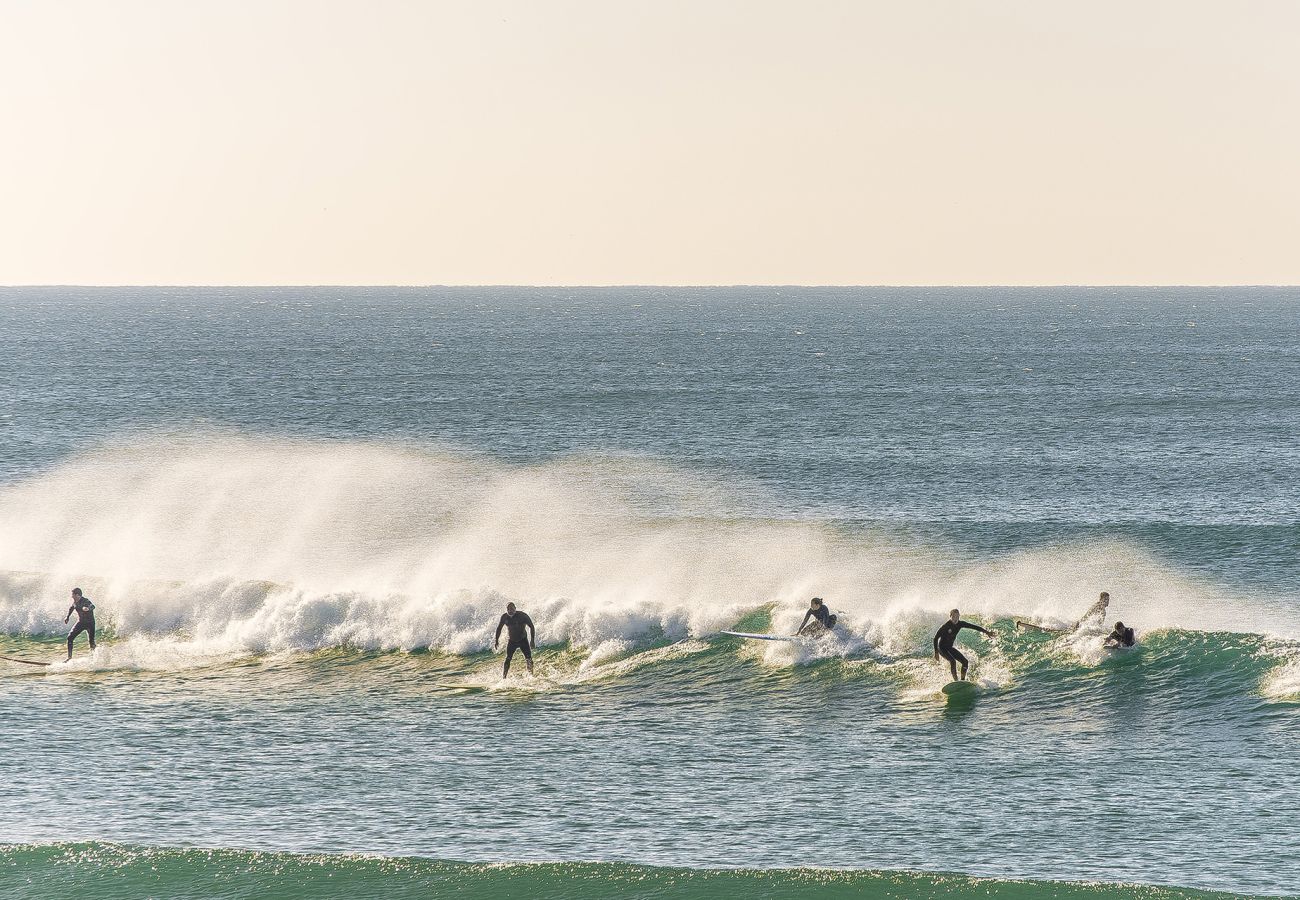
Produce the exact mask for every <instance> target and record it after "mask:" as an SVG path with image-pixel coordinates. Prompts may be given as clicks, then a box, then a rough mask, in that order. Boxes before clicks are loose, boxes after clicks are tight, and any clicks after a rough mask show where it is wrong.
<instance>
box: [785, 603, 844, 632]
mask: <svg viewBox="0 0 1300 900" xmlns="http://www.w3.org/2000/svg"><path fill="white" fill-rule="evenodd" d="M809 619H816V620H817V622H816V623H815V624H814V625H813V627H812V628H811V629H809V631H808V633H809V634H813V635H816V634H821V633H822V632H825V631H830V630H831V629H832V628H834V627H835V623H836V622H837V621H838V620H839V616H836V615H832V614H831V610H830V607H828V606H827V605H826V604H825V602H823V601H822V598H821V597H813V598H812V603H810V604H809V606H808V611H807V612H806V613H804V614H803V623H802V624H801V625H800V626H799V630H798V631H796V632H795V634H796V635H799V634H803V632H804V629H805V628H808V620H809Z"/></svg>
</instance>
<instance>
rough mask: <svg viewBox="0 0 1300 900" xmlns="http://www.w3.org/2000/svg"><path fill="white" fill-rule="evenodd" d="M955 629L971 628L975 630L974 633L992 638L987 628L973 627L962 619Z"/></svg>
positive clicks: (991, 633)
mask: <svg viewBox="0 0 1300 900" xmlns="http://www.w3.org/2000/svg"><path fill="white" fill-rule="evenodd" d="M957 628H958V629H962V628H973V629H975V630H976V631H978V632H980V633H981V634H984V635H986V636H987V637H993V632H991V631H989V630H988V629H987V628H980V627H979V626H978V625H973V624H971V623H970V622H967V621H966V620H964V619H963V620H962V621H960V622H958V623H957Z"/></svg>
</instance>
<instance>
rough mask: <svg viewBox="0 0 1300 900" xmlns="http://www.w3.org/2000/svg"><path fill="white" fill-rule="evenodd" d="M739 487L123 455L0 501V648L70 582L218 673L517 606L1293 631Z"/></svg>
mask: <svg viewBox="0 0 1300 900" xmlns="http://www.w3.org/2000/svg"><path fill="white" fill-rule="evenodd" d="M748 489H749V486H745V485H741V486H731V485H726V484H722V483H719V482H718V481H717V480H709V479H704V478H701V477H698V476H695V475H692V474H690V473H683V472H680V471H677V470H674V469H671V468H668V467H665V466H662V465H658V464H655V463H653V462H650V461H646V460H642V459H637V458H626V457H616V458H597V457H590V458H572V459H565V460H559V461H553V462H546V463H542V464H538V465H534V466H508V465H504V464H501V463H498V462H494V461H490V460H486V459H483V458H479V457H475V456H471V455H468V454H464V453H456V452H450V451H443V450H436V449H429V448H421V447H410V446H402V445H394V444H383V443H369V444H367V443H331V442H308V441H288V440H273V439H261V438H253V437H244V436H239V435H232V434H228V433H221V434H215V435H213V434H207V435H189V436H183V437H178V438H168V439H151V440H142V441H136V442H132V443H126V444H121V445H117V446H111V447H106V448H102V449H99V450H96V451H92V452H90V453H87V454H85V455H83V456H80V457H77V458H74V459H71V460H69V461H68V462H66V463H65V464H63V465H61V466H59V467H57V468H55V469H53V470H51V471H49V472H47V473H44V474H42V475H39V476H36V477H34V478H31V479H29V480H27V481H24V482H20V483H17V484H13V485H9V486H6V487H4V488H0V630H3V631H6V632H10V633H14V632H31V633H37V634H56V633H59V632H61V631H62V630H63V628H64V626H63V625H62V621H61V620H62V616H63V613H64V612H65V611H66V609H67V599H66V598H67V591H68V590H69V588H70V587H71V586H72V585H73V584H80V585H81V586H83V587H85V588H86V589H87V592H88V593H89V594H90V595H91V596H92V597H93V598H94V599H95V601H96V602H97V603H98V604H99V606H100V610H101V614H102V618H101V625H103V624H105V623H106V624H108V625H110V626H111V627H112V629H113V630H114V631H115V632H116V634H117V635H118V637H119V638H120V637H126V636H139V637H152V638H159V637H167V636H177V635H181V636H184V637H185V638H186V639H187V640H189V641H191V642H193V643H195V644H197V645H200V646H201V647H202V648H203V650H204V652H205V653H209V654H213V655H220V654H227V653H240V652H263V651H278V650H291V651H292V650H312V649H317V648H323V647H334V646H351V647H358V648H371V649H401V648H418V647H430V648H435V649H439V650H444V651H448V652H452V653H469V652H474V651H479V650H484V649H487V648H488V647H489V646H490V645H491V639H492V635H491V628H492V626H493V624H494V623H495V620H496V618H497V616H498V615H499V614H500V610H501V607H502V606H503V605H504V603H505V602H506V600H507V599H511V600H514V601H516V602H517V603H519V604H520V605H521V606H522V607H523V608H525V609H527V610H528V611H529V613H530V614H531V615H532V616H533V618H534V619H535V620H537V622H538V623H539V626H540V633H539V640H540V642H542V643H544V644H555V643H560V642H565V641H567V642H571V643H572V644H573V645H574V646H576V647H580V648H593V649H594V648H600V647H602V646H606V645H608V646H618V647H620V648H624V649H625V645H626V643H627V642H633V643H635V642H644V641H646V640H660V639H665V638H667V639H673V640H677V639H684V638H687V637H692V636H702V635H708V634H711V633H714V632H716V631H718V630H720V629H723V628H728V627H731V626H733V625H734V624H735V623H736V621H737V620H738V619H739V618H741V617H742V616H743V615H745V614H747V613H750V612H753V611H754V610H757V609H759V608H761V607H763V606H764V605H766V604H774V606H773V612H772V628H773V630H774V631H778V632H781V631H793V630H794V629H795V628H796V627H797V625H798V622H799V620H800V619H801V618H802V616H803V611H804V609H805V608H806V605H807V598H808V597H810V596H812V595H813V594H818V595H821V596H824V597H826V598H827V600H828V602H829V603H830V605H831V607H832V608H833V609H834V610H835V611H836V612H837V613H839V614H840V619H841V623H842V624H841V629H842V631H843V632H844V638H845V642H844V646H845V647H846V648H848V649H847V650H846V651H845V652H850V653H858V652H862V651H864V650H866V649H876V650H879V651H881V652H884V653H892V654H898V655H903V654H908V653H917V652H923V651H924V650H925V649H926V648H927V647H928V644H929V640H930V636H931V635H932V633H933V629H934V627H935V623H936V621H938V620H940V619H942V617H943V615H944V614H945V613H946V612H947V610H948V609H949V608H951V607H954V606H955V607H960V608H961V609H962V610H963V612H964V613H965V614H968V615H970V616H976V617H983V618H984V619H991V618H995V617H1001V616H1016V615H1018V616H1026V615H1029V616H1039V617H1043V618H1052V617H1055V618H1057V619H1061V620H1069V619H1072V618H1073V617H1074V616H1077V615H1078V614H1079V613H1080V612H1081V611H1082V609H1083V608H1084V607H1085V606H1086V605H1087V604H1088V603H1089V602H1090V601H1091V599H1092V598H1093V597H1095V596H1096V593H1097V591H1098V590H1099V589H1100V588H1103V587H1104V588H1106V589H1108V590H1110V591H1111V593H1112V595H1113V596H1114V597H1115V603H1114V604H1113V606H1112V610H1113V611H1115V613H1116V614H1118V615H1121V616H1122V617H1123V618H1124V619H1125V621H1131V622H1132V623H1133V624H1136V625H1137V626H1138V627H1139V629H1150V628H1154V627H1160V626H1165V625H1174V624H1177V625H1179V626H1180V627H1195V628H1206V629H1209V628H1218V627H1225V626H1227V627H1231V628H1232V630H1236V631H1245V630H1251V629H1262V628H1263V625H1264V624H1267V625H1268V626H1269V627H1270V628H1271V630H1273V631H1275V632H1276V631H1277V630H1278V628H1279V625H1280V624H1281V625H1282V626H1283V627H1284V629H1290V630H1291V632H1292V633H1300V628H1297V627H1296V622H1295V621H1286V622H1283V623H1279V621H1278V619H1277V615H1276V612H1275V611H1269V612H1268V613H1267V615H1266V614H1265V613H1264V612H1263V611H1262V610H1261V611H1260V612H1259V613H1258V614H1252V613H1251V611H1250V607H1249V606H1246V607H1243V606H1242V605H1241V604H1240V603H1237V602H1235V601H1234V605H1233V608H1232V614H1231V616H1229V614H1228V613H1227V612H1226V611H1224V608H1223V598H1221V597H1217V596H1215V594H1214V592H1213V591H1212V590H1210V589H1209V588H1207V587H1206V586H1204V585H1201V584H1197V583H1196V582H1194V581H1191V580H1188V579H1186V578H1183V577H1181V576H1180V575H1179V574H1178V573H1176V572H1174V571H1172V570H1170V569H1169V568H1168V567H1165V566H1162V565H1161V564H1160V563H1158V562H1157V561H1156V560H1154V559H1152V558H1151V557H1150V556H1148V555H1147V554H1145V553H1144V552H1142V551H1141V550H1140V549H1137V548H1134V547H1131V546H1127V545H1124V544H1121V543H1116V542H1101V543H1089V544H1076V545H1070V546H1058V547H1053V548H1047V549H1041V550H1032V551H1025V552H1022V553H1017V554H1013V555H1010V556H1007V557H1004V558H1000V559H996V560H991V561H988V560H985V561H980V560H965V561H963V560H954V559H953V558H952V557H953V554H951V553H949V552H946V551H941V550H936V549H935V548H928V547H924V546H919V547H918V546H911V545H906V544H903V543H900V542H897V541H891V540H887V539H883V538H880V537H878V536H876V535H873V534H871V533H862V532H857V533H847V532H844V531H842V530H837V529H835V528H833V527H830V526H828V525H819V524H810V523H807V522H790V521H778V520H772V519H760V518H756V517H754V516H753V515H745V514H744V510H743V509H742V508H741V506H740V504H739V502H738V501H737V500H736V499H735V498H736V497H738V496H740V495H742V494H743V493H745V492H746V491H747V490H748ZM1292 619H1294V616H1293V617H1292ZM609 642H623V643H622V644H619V643H615V644H610V643H609ZM160 652H161V651H160ZM602 652H604V651H602ZM618 652H622V650H619V651H618ZM773 652H778V653H779V652H781V651H773Z"/></svg>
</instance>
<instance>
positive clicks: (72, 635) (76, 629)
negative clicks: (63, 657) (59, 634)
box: [68, 622, 86, 659]
mask: <svg viewBox="0 0 1300 900" xmlns="http://www.w3.org/2000/svg"><path fill="white" fill-rule="evenodd" d="M85 630H86V626H85V625H82V624H81V623H80V622H78V623H77V624H76V625H73V626H72V630H71V631H69V632H68V659H72V642H73V641H75V640H76V639H77V635H79V634H81V632H83V631H85Z"/></svg>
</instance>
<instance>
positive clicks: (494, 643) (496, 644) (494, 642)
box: [492, 616, 506, 648]
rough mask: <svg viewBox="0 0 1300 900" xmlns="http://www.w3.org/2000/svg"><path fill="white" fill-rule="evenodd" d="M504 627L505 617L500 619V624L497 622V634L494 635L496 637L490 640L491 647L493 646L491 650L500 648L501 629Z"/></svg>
mask: <svg viewBox="0 0 1300 900" xmlns="http://www.w3.org/2000/svg"><path fill="white" fill-rule="evenodd" d="M505 627H506V617H505V616H502V617H501V621H500V622H497V633H496V637H494V638H492V646H493V648H496V647H500V646H501V629H502V628H505Z"/></svg>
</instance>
